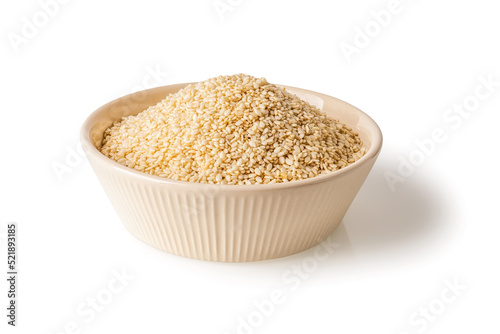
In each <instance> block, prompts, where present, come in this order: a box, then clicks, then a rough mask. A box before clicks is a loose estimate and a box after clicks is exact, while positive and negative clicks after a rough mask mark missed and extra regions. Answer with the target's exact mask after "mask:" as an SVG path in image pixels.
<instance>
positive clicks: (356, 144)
mask: <svg viewBox="0 0 500 334" xmlns="http://www.w3.org/2000/svg"><path fill="white" fill-rule="evenodd" d="M100 150H101V152H102V153H103V154H104V155H105V156H107V157H109V158H111V159H113V160H115V161H117V162H118V163H120V164H122V165H124V166H127V167H130V168H134V169H136V170H138V171H141V172H144V173H148V174H152V175H157V176H161V177H165V178H169V179H174V180H184V181H189V182H201V183H217V184H239V185H244V184H264V183H279V182H288V181H295V180H302V179H307V178H311V177H315V176H318V175H322V174H326V173H329V172H332V171H335V170H338V169H340V168H343V167H345V166H347V165H349V164H352V163H354V162H355V161H356V160H358V159H359V158H361V157H362V156H363V154H364V153H365V148H364V147H363V145H362V143H361V140H360V138H359V136H358V135H357V134H356V133H354V132H353V131H351V129H349V128H347V127H346V126H345V125H344V124H342V123H340V122H338V121H336V120H334V119H332V118H331V117H328V116H326V114H325V113H324V112H322V111H320V110H319V109H318V108H316V107H315V106H313V105H311V104H309V103H307V102H306V101H303V100H301V99H299V98H298V97H297V96H295V95H293V94H291V93H289V92H287V91H286V90H285V89H284V88H281V87H277V86H275V85H273V84H270V83H268V82H267V81H266V79H264V78H260V79H258V78H254V77H252V76H248V75H244V74H238V75H233V76H219V77H217V78H212V79H209V80H206V81H203V82H200V83H197V84H193V85H189V86H187V87H185V88H183V89H181V90H180V91H178V92H177V93H175V94H170V95H168V96H167V97H166V98H165V99H164V100H162V101H161V102H159V103H158V104H157V105H155V106H151V107H149V108H148V109H146V110H145V111H143V112H141V113H139V114H138V115H137V116H128V117H123V118H122V119H121V120H120V121H118V122H115V123H114V124H113V125H112V126H111V127H110V128H108V129H107V130H106V132H105V133H104V140H103V144H102V146H101V147H100Z"/></svg>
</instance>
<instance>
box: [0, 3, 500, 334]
mask: <svg viewBox="0 0 500 334" xmlns="http://www.w3.org/2000/svg"><path fill="white" fill-rule="evenodd" d="M61 1H62V0H61ZM41 2H42V3H46V2H50V1H48V0H41ZM221 3H223V4H228V3H229V6H231V7H230V8H229V9H227V8H226V10H227V11H225V12H224V13H222V14H221V15H219V14H220V13H218V12H217V10H216V9H215V7H214V2H213V0H203V1H202V0H199V1H180V0H179V1H153V0H144V1H124V0H120V1H118V0H114V1H95V0H91V1H77V0H73V1H67V3H65V4H59V5H58V7H57V8H56V7H54V6H52V7H50V8H49V9H50V11H52V16H51V17H49V18H48V19H47V20H46V22H45V21H44V18H47V17H48V16H47V15H46V14H43V9H42V6H41V5H40V2H38V1H35V0H28V1H15V2H13V1H9V2H6V1H4V2H2V5H1V8H0V22H1V30H2V31H1V35H2V39H1V49H2V52H1V57H2V58H1V60H2V61H1V63H0V69H1V72H0V73H1V79H0V83H1V87H0V89H1V96H2V117H1V119H0V136H1V140H0V145H1V152H2V155H1V164H0V182H1V183H0V185H1V201H0V223H1V225H0V226H1V229H2V230H1V231H0V232H1V233H2V234H1V235H0V236H1V237H2V240H1V241H2V245H1V247H2V248H1V249H2V250H1V254H2V255H1V257H0V259H1V262H2V265H1V266H0V267H1V268H2V272H4V271H6V269H5V270H4V268H5V267H6V266H5V262H6V250H5V249H6V246H5V233H6V226H7V223H9V222H17V223H18V233H19V234H18V237H19V245H18V246H19V254H18V259H19V272H20V275H19V285H18V292H19V295H18V305H19V309H18V327H16V328H11V327H10V326H7V325H6V320H7V318H6V317H5V313H6V310H5V307H6V305H7V297H6V293H7V285H6V281H5V279H4V278H3V277H4V274H1V275H0V276H1V277H2V279H1V282H2V283H1V284H0V289H1V290H0V296H1V297H0V305H1V309H2V310H4V311H2V312H1V313H2V314H1V317H0V319H2V320H1V322H2V323H1V325H0V328H1V332H2V333H5V332H8V333H40V334H42V333H43V334H48V333H54V334H55V333H214V334H215V333H220V334H223V333H225V332H227V333H230V334H233V333H263V334H264V333H325V334H326V333H344V334H350V333H371V334H376V333H384V334H392V333H394V334H401V333H410V334H413V333H421V332H426V333H494V332H495V333H496V332H498V331H499V330H500V324H499V322H498V314H499V312H500V306H499V305H500V304H499V302H498V301H499V298H500V288H499V283H498V282H500V272H499V270H498V265H499V264H498V255H499V254H500V243H499V242H498V235H499V233H500V227H499V218H500V217H499V214H498V200H499V195H498V186H499V185H500V184H499V177H498V164H497V163H496V162H495V161H498V159H495V158H496V156H497V153H498V136H497V135H494V133H495V132H496V131H498V126H499V125H498V124H499V122H500V116H499V107H500V87H499V86H498V82H499V81H500V69H499V60H500V44H499V40H498V38H499V37H498V32H499V31H500V20H499V19H498V8H495V7H494V5H495V2H494V1H491V0H474V1H451V0H446V1H444V0H443V1H429V0H418V1H417V0H414V1H410V0H401V1H400V5H399V7H398V9H399V10H398V12H397V13H396V14H391V19H390V22H389V23H388V24H385V25H386V26H384V27H381V28H380V25H377V24H374V23H373V22H376V21H374V20H375V19H374V16H373V14H371V12H372V11H375V12H380V11H381V10H385V9H387V8H388V6H390V5H389V3H390V1H388V0H377V1H368V0H364V1H310V0H308V1H289V0H288V1H285V0H281V1H264V0H232V1H231V0H222V1H221ZM221 6H222V5H221ZM45 10H46V11H47V10H48V9H45ZM27 22H31V23H33V22H34V23H35V24H37V25H38V26H39V27H38V28H36V30H34V31H33V29H32V30H31V32H30V31H29V28H27V27H26V26H27V25H29V24H30V23H27ZM367 27H368V28H369V29H372V30H370V34H371V35H372V37H369V42H366V41H364V42H365V44H367V45H362V44H360V40H359V39H360V38H361V37H360V36H359V32H358V31H359V30H357V29H365V28H367ZM377 27H379V28H380V29H379V31H377ZM23 33H24V35H23ZM355 38H358V40H357V43H358V44H357V45H358V46H359V47H358V48H357V53H355V54H352V55H351V57H346V56H345V55H344V54H343V52H342V49H341V46H342V45H344V47H345V45H346V44H342V43H348V44H350V45H353V46H354V47H356V44H354V40H355ZM361 39H362V38H361ZM348 58H349V59H348ZM348 60H350V61H348ZM151 72H155V73H156V74H155V76H156V77H153V76H151V74H150V73H151ZM240 72H243V73H247V74H251V75H254V76H258V77H260V76H264V77H266V78H267V79H268V80H269V81H270V82H273V83H280V84H286V85H290V86H296V87H301V88H306V89H311V90H315V91H319V92H322V93H325V94H328V95H332V96H335V97H338V98H340V99H343V100H345V101H347V102H350V103H352V104H353V105H355V106H357V107H358V108H360V109H361V110H363V111H365V112H366V113H368V114H369V115H370V116H372V117H373V118H374V119H375V121H376V122H377V123H378V124H379V125H380V127H381V129H382V131H383V133H384V139H385V142H384V148H383V152H382V154H381V156H380V158H379V160H378V161H377V163H376V166H375V167H374V169H373V171H372V173H371V174H370V176H369V177H368V179H367V181H366V183H365V185H364V187H363V188H362V190H361V191H360V193H359V195H358V197H357V198H356V200H355V202H354V203H353V205H352V206H351V208H350V210H349V212H348V214H347V215H346V217H345V219H344V221H343V225H342V226H341V227H340V228H339V229H338V230H337V231H336V232H335V233H334V234H333V235H332V238H333V239H334V240H335V242H336V243H338V245H339V247H338V249H337V250H336V251H335V252H334V253H333V254H332V255H331V256H329V257H328V258H327V259H324V260H321V261H316V260H315V259H314V257H313V255H314V250H310V251H307V252H304V253H301V254H297V255H295V256H291V257H287V258H283V259H278V260H273V261H264V262H258V263H243V264H224V263H209V262H202V261H197V260H191V259H185V258H181V257H177V256H173V255H170V254H166V253H162V252H160V251H157V250H155V249H153V248H150V247H149V246H147V245H145V244H142V243H141V242H139V241H138V240H137V239H135V238H134V237H133V236H132V235H130V234H129V233H128V232H127V231H126V230H125V228H124V227H123V226H122V224H121V222H120V221H119V219H118V217H117V215H116V214H115V212H114V211H113V209H112V207H111V205H110V203H109V201H108V199H107V198H106V196H105V194H104V192H103V190H102V188H101V187H100V185H99V183H98V181H97V179H96V177H95V175H94V174H93V171H92V170H91V168H90V166H89V164H88V163H87V161H86V160H85V159H84V158H81V157H79V156H78V155H77V156H76V157H75V156H74V155H72V153H70V152H73V151H76V150H77V147H78V138H79V128H80V126H81V124H82V123H83V121H84V119H85V118H86V117H87V116H88V115H89V114H90V113H91V112H92V111H93V110H95V109H96V108H98V107H99V106H101V105H103V104H105V103H106V102H108V101H110V100H112V99H115V98H117V97H119V96H122V95H124V94H127V93H129V92H131V91H134V90H139V89H144V88H149V87H150V86H160V85H165V84H173V83H180V82H191V81H199V80H204V79H207V78H210V77H213V76H217V75H220V74H234V73H240ZM489 76H490V77H491V80H493V81H495V82H497V87H493V88H492V91H493V92H492V93H491V94H490V95H489V96H488V97H487V98H484V99H483V100H481V101H479V103H478V105H477V106H473V107H470V109H473V111H471V112H470V113H469V114H468V116H467V117H464V118H459V119H457V118H456V117H457V115H458V114H448V111H447V110H448V109H449V108H453V106H454V105H455V104H458V105H460V104H462V103H463V102H464V100H465V101H468V103H473V102H474V101H478V100H477V99H476V100H474V99H475V98H474V97H473V96H474V93H475V90H476V88H477V87H478V86H481V81H480V77H483V78H488V77H489ZM479 90H480V92H482V93H485V92H487V90H485V89H484V87H483V88H479ZM447 116H448V117H451V116H453V117H455V118H454V119H453V121H452V120H450V119H448V121H447V120H446V119H445V118H444V117H447ZM436 128H440V129H442V130H443V131H444V134H445V136H446V140H445V141H444V142H443V143H438V144H436V145H435V147H434V149H433V150H432V151H431V152H429V154H428V155H427V156H425V159H424V160H425V161H424V162H423V163H422V164H420V165H418V166H416V167H415V168H414V170H413V171H411V173H408V174H411V175H407V176H408V177H405V178H403V179H404V182H398V183H397V184H395V189H394V191H391V188H390V186H389V184H388V182H387V180H386V176H387V172H392V173H398V167H399V165H400V161H401V159H406V160H408V159H409V158H410V157H413V159H414V160H415V159H417V161H418V157H420V158H421V157H422V155H421V154H420V153H415V152H417V151H418V150H419V149H418V146H417V145H416V143H415V141H422V140H428V139H429V138H431V135H432V132H433V131H434V130H435V129H436ZM429 147H430V146H429ZM68 159H69V160H68ZM67 160H68V161H69V162H70V163H68V161H67ZM61 165H65V166H66V167H67V169H65V172H64V174H63V175H59V176H60V178H58V176H57V173H56V172H55V170H54V166H59V167H60V166H61ZM314 261H316V262H314ZM303 264H305V265H306V266H309V267H307V268H308V270H309V271H310V273H309V274H308V276H307V277H305V276H304V278H303V279H300V283H301V284H300V286H298V288H297V289H293V288H294V287H296V286H295V285H293V284H290V282H287V281H285V280H283V275H285V276H286V275H289V274H290V272H289V270H291V269H292V268H293V266H298V267H299V268H300V267H301V266H302V265H303ZM123 270H124V271H125V272H126V274H127V275H128V276H133V278H131V279H130V280H129V281H127V282H126V286H121V287H122V288H121V289H120V290H121V291H120V292H116V293H111V292H109V288H108V284H109V283H112V284H114V287H115V288H118V287H120V284H119V283H117V282H115V281H114V280H113V277H114V274H113V273H114V272H115V273H116V272H121V271H123ZM447 282H448V283H447ZM447 284H458V285H460V288H459V289H460V291H459V292H457V293H456V294H457V296H455V295H454V294H453V293H452V292H451V291H448V292H447V291H445V297H446V298H445V299H446V301H447V302H446V303H445V302H443V301H442V298H443V297H442V295H441V293H442V291H443V290H445V289H447ZM273 290H279V291H281V292H283V294H284V296H283V298H282V299H284V301H283V303H281V304H276V305H274V306H273V308H274V309H273V310H272V312H271V311H269V312H268V313H267V314H266V315H262V314H257V313H256V312H259V311H258V309H257V307H256V306H255V302H258V303H261V302H262V301H263V300H265V299H269V298H270V295H271V292H272V291H273ZM446 293H447V294H446ZM94 297H99V298H101V301H103V302H104V301H105V303H106V305H104V306H103V307H102V311H99V312H97V311H89V310H90V306H88V305H87V303H88V301H89V300H91V298H94ZM106 298H107V299H106ZM451 299H452V301H451ZM429 307H430V311H429V312H430V315H429V316H428V318H427V320H422V319H426V318H424V317H423V316H422V315H420V313H419V312H425V309H427V308H429ZM78 309H79V310H80V311H78ZM92 312H95V313H94V314H92ZM249 317H250V318H252V317H253V320H252V319H250V322H252V321H253V324H254V325H255V324H256V323H257V325H255V326H254V325H252V326H251V327H248V326H246V325H241V323H242V321H244V322H248V321H249ZM259 317H260V318H259ZM411 319H413V322H412V320H411ZM430 319H432V320H430ZM256 321H257V322H256ZM415 321H417V323H415ZM65 328H67V330H66V329H65ZM72 328H73V329H72ZM5 329H7V331H5Z"/></svg>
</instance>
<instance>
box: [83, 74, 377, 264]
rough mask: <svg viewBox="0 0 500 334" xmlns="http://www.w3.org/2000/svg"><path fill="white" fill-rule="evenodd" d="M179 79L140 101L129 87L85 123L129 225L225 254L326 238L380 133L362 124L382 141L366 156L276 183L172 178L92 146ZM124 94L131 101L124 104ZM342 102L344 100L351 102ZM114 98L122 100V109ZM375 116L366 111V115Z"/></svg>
mask: <svg viewBox="0 0 500 334" xmlns="http://www.w3.org/2000/svg"><path fill="white" fill-rule="evenodd" d="M184 85H185V84H184ZM182 86H183V85H176V86H165V87H159V88H156V89H152V90H146V91H143V92H142V94H143V96H144V94H146V97H147V96H151V98H149V99H148V98H145V99H143V101H141V103H139V104H138V105H135V104H133V103H130V102H131V101H132V100H131V99H130V95H129V96H126V97H123V98H121V99H118V100H115V101H113V102H111V103H109V104H107V105H105V106H103V107H101V108H100V109H98V110H97V111H96V112H95V113H94V114H92V115H91V117H89V119H88V120H87V122H86V124H85V125H84V127H83V129H82V143H83V146H84V149H85V152H86V154H87V157H88V159H89V161H90V163H91V165H92V167H93V169H94V171H95V173H96V175H97V177H98V179H99V181H100V183H101V184H102V186H103V188H104V190H105V191H106V193H107V195H108V197H109V199H110V200H111V203H112V204H113V207H114V209H115V210H116V212H117V213H118V215H119V217H120V219H121V220H122V221H123V223H124V225H125V226H126V228H127V229H128V230H129V231H130V233H132V234H133V235H135V236H136V237H137V238H138V239H140V240H142V241H143V242H145V243H147V244H149V245H151V246H153V247H155V248H158V249H160V250H163V251H165V252H168V253H172V254H176V255H181V256H185V257H190V258H196V259H202V260H210V261H224V262H244V261H259V260H265V259H272V258H277V257H282V256H287V255H291V254H294V253H297V252H300V251H303V250H306V249H308V248H310V247H313V246H315V245H317V244H318V243H320V242H321V241H323V240H324V239H326V238H327V236H328V235H329V234H330V233H332V231H333V230H334V229H335V228H336V227H337V226H338V225H339V224H340V222H341V221H342V218H343V217H344V215H345V213H346V212H347V209H348V208H349V206H350V204H351V203H352V201H353V200H354V198H355V196H356V194H357V193H358V191H359V189H360V188H361V186H362V184H363V182H364V180H365V178H366V177H367V175H368V174H369V172H370V169H371V168H372V166H373V164H374V162H375V160H376V158H377V156H378V153H379V151H380V146H381V136H380V143H379V142H378V141H377V140H375V141H374V140H371V139H372V138H371V137H370V136H369V135H370V131H364V129H363V126H362V125H363V124H361V128H360V129H358V130H360V135H362V139H363V137H365V138H364V141H365V142H369V143H370V145H371V146H372V147H371V149H374V148H375V147H373V145H375V144H376V145H377V146H378V147H377V148H376V151H374V152H371V154H368V153H367V154H366V155H365V157H363V160H364V161H363V162H362V163H360V162H361V160H360V161H359V162H356V163H355V164H353V165H352V166H349V167H347V168H345V170H342V171H339V172H335V173H332V175H328V176H327V177H324V176H321V177H317V178H314V179H316V180H313V179H310V180H305V181H306V182H304V181H296V182H290V183H287V184H275V185H272V186H268V185H254V186H227V185H226V186H220V185H207V184H195V183H188V182H181V181H169V180H165V179H161V178H159V177H155V176H150V175H146V174H143V173H140V172H138V171H135V170H132V169H128V168H126V167H123V166H121V165H119V164H117V163H115V162H114V161H111V160H110V159H108V158H106V157H104V156H103V155H102V154H101V153H100V152H99V151H98V150H97V149H96V148H95V147H94V146H95V145H98V142H99V140H101V139H102V132H103V130H104V129H105V128H107V127H108V126H109V125H110V124H111V123H112V122H113V121H114V120H117V119H119V118H120V117H121V116H124V115H127V114H137V113H138V112H140V111H142V110H143V109H144V108H145V107H147V106H148V105H152V104H155V103H156V102H158V101H159V100H160V99H161V98H163V97H164V96H166V95H167V94H168V93H169V92H171V91H177V90H178V89H179V88H180V87H182ZM294 89H295V88H294ZM295 90H297V91H299V92H300V91H301V92H306V93H308V94H314V93H311V92H308V91H303V90H299V89H295ZM148 92H150V94H149V95H148V94H147V93H148ZM297 95H299V94H297ZM316 97H321V99H322V101H323V103H325V101H326V102H328V98H330V99H334V98H331V97H327V96H325V95H322V94H316ZM127 98H128V101H129V102H128V103H127V102H126V101H127ZM123 99H125V103H127V108H123V105H124V101H123ZM325 99H326V100H325ZM334 100H335V101H336V102H337V103H339V100H337V99H334ZM340 102H341V103H343V104H345V106H344V107H350V108H354V107H352V106H350V105H348V104H347V103H345V102H342V101H340ZM136 104H137V103H136ZM327 104H328V103H327ZM117 105H118V106H121V108H119V109H117V108H116V106H117ZM323 107H324V106H323ZM354 109H355V108H354ZM117 110H121V111H120V112H117ZM356 110H357V109H356ZM358 112H360V111H358ZM363 115H364V114H363ZM365 116H366V115H365ZM366 117H368V116H366ZM356 118H358V119H357V121H358V123H359V117H354V118H353V119H354V120H356ZM361 118H363V117H361ZM370 120H371V119H369V118H368V119H367V121H368V123H369V121H370ZM371 122H373V121H371ZM356 124H357V123H356ZM373 124H375V123H373ZM348 125H350V124H348ZM357 125H359V124H357ZM350 126H351V127H354V126H353V125H352V124H351V125H350ZM375 127H376V125H375ZM368 130H370V129H368ZM376 130H378V127H376ZM99 133H100V135H101V137H100V138H99ZM378 133H380V131H379V130H378ZM375 135H377V133H376V131H375ZM369 153H370V150H369ZM351 167H353V168H351ZM333 174H335V175H333ZM307 181H310V182H307Z"/></svg>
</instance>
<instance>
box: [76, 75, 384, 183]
mask: <svg viewBox="0 0 500 334" xmlns="http://www.w3.org/2000/svg"><path fill="white" fill-rule="evenodd" d="M190 84H195V82H188V83H180V84H172V85H164V86H158V87H154V88H149V89H145V90H140V91H137V92H134V93H131V94H127V95H124V96H121V97H119V98H116V99H114V100H112V101H110V102H108V103H106V104H104V105H102V106H101V107H99V108H97V109H96V110H95V111H94V112H92V113H91V114H90V115H89V116H88V117H87V118H86V119H85V121H84V123H83V125H82V127H81V130H80V141H81V143H82V146H83V149H84V151H85V154H86V155H87V156H89V155H91V156H92V157H93V158H95V159H97V160H98V161H100V162H102V163H103V164H106V165H108V166H109V167H111V168H112V169H113V170H115V171H117V172H120V173H125V174H127V175H129V176H130V177H135V178H140V179H143V180H144V181H149V182H153V183H158V184H165V185H167V186H172V185H176V186H184V187H195V188H197V190H198V191H199V190H203V189H202V188H205V189H206V190H209V189H213V188H214V187H216V188H218V189H220V190H224V191H238V192H240V191H261V190H272V189H276V190H277V189H279V190H284V189H290V188H297V187H303V186H308V185H312V184H316V183H322V182H326V181H329V180H331V179H335V178H338V177H341V176H343V175H346V174H349V173H352V172H353V171H355V170H356V169H358V168H360V167H362V166H363V165H366V164H368V163H370V161H371V160H372V159H374V158H376V157H377V156H378V155H379V153H380V151H381V149H382V143H383V136H382V132H381V130H380V128H379V126H378V124H377V123H376V122H375V121H374V120H373V119H372V118H371V117H370V116H368V115H367V114H366V113H365V112H363V111H361V110H360V109H358V108H357V107H355V106H353V105H352V104H350V103H348V102H345V101H343V100H341V99H338V98H336V97H333V96H329V95H326V94H323V93H319V92H315V91H311V90H308V89H303V88H298V87H293V86H287V85H281V84H276V85H277V86H280V87H284V88H287V89H288V88H289V89H291V90H297V91H302V92H306V93H309V94H312V95H316V96H319V97H321V98H328V99H334V100H337V102H340V103H343V104H345V105H346V106H348V107H349V108H351V109H352V110H353V111H354V112H356V113H357V114H358V115H359V117H360V118H364V120H365V121H366V122H367V123H368V125H369V126H367V129H368V133H369V135H370V137H371V138H370V139H371V145H370V148H368V150H367V151H366V153H365V154H364V155H363V156H362V157H361V158H360V159H359V160H357V161H356V162H354V163H352V164H350V165H348V166H346V167H344V168H342V169H339V170H336V171H333V172H329V173H327V174H325V175H319V176H315V177H312V178H308V179H304V180H296V181H289V182H282V183H267V184H251V185H238V184H213V183H198V182H189V181H183V180H173V179H168V178H164V177H160V176H156V175H151V174H147V173H144V172H141V171H138V170H135V169H133V168H129V167H126V166H124V165H122V164H120V163H118V162H116V161H114V160H112V159H110V158H108V157H106V156H105V155H104V154H102V153H101V152H100V151H99V150H98V149H97V148H96V147H95V146H94V145H93V144H92V142H91V141H90V129H91V128H92V126H93V125H94V124H95V123H96V120H97V119H99V115H100V113H102V112H104V111H105V110H107V107H108V106H109V105H111V104H114V103H116V102H117V101H119V100H125V99H131V98H132V97H133V96H134V95H138V94H144V93H147V92H150V91H153V90H160V89H164V88H166V87H172V86H177V87H179V89H182V88H183V87H185V86H187V85H190ZM340 121H342V120H340Z"/></svg>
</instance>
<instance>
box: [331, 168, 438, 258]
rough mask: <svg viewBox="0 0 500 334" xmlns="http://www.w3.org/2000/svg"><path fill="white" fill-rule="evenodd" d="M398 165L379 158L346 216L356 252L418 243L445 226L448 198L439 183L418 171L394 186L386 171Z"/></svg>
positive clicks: (345, 221)
mask: <svg viewBox="0 0 500 334" xmlns="http://www.w3.org/2000/svg"><path fill="white" fill-rule="evenodd" d="M395 166H397V164H396V163H389V162H387V161H383V160H381V161H378V163H376V164H375V166H374V167H373V169H372V171H371V173H370V175H369V176H368V178H367V180H366V182H365V184H364V185H363V187H362V188H361V190H360V192H359V193H358V196H357V197H356V199H355V200H354V202H353V203H352V205H351V207H350V208H349V211H348V212H347V214H346V215H345V217H344V220H343V224H344V225H345V227H346V230H347V232H346V234H347V235H348V237H349V244H350V246H351V247H352V249H353V250H354V251H355V252H358V251H370V252H373V251H378V250H394V249H396V248H397V249H402V248H408V247H412V246H417V247H418V246H419V245H422V244H421V243H422V242H424V243H427V242H428V241H429V240H430V239H431V238H432V237H433V236H435V235H436V233H437V232H438V231H439V230H440V228H441V225H442V220H441V219H440V217H441V216H442V214H443V210H444V201H443V198H442V197H440V196H439V193H440V189H438V185H436V183H435V182H434V181H431V180H429V179H426V178H425V176H422V175H418V176H417V175H414V176H412V177H409V178H406V179H405V180H404V182H400V183H397V184H396V185H395V186H394V189H391V188H390V186H389V184H388V181H387V180H386V175H385V173H386V172H387V171H394V167H395ZM334 233H335V232H334Z"/></svg>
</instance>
